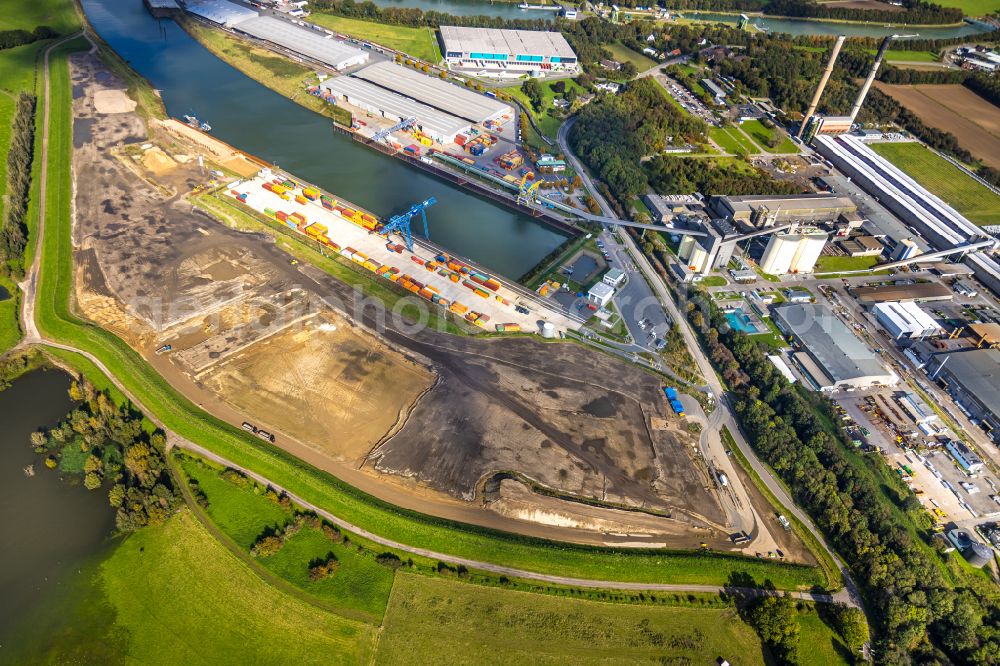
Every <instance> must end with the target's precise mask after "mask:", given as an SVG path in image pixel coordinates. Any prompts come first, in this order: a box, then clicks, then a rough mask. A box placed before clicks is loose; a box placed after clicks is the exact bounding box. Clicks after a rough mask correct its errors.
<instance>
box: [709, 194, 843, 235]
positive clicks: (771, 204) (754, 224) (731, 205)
mask: <svg viewBox="0 0 1000 666" xmlns="http://www.w3.org/2000/svg"><path fill="white" fill-rule="evenodd" d="M712 207H713V209H714V210H715V211H716V212H717V213H718V214H719V216H720V217H725V218H728V219H731V220H733V221H734V222H736V223H737V224H741V225H743V226H745V227H751V228H753V229H764V228H765V227H770V226H774V225H775V224H781V223H783V222H796V221H802V222H833V221H835V220H836V219H837V218H839V217H840V216H841V215H842V214H845V213H857V210H858V207H857V205H856V204H855V203H854V202H853V201H851V199H850V198H849V197H841V196H837V195H835V194H829V193H821V194H792V195H786V196H736V197H728V196H719V197H713V198H712Z"/></svg>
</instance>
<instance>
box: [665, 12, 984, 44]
mask: <svg viewBox="0 0 1000 666" xmlns="http://www.w3.org/2000/svg"><path fill="white" fill-rule="evenodd" d="M681 14H682V15H683V16H684V17H686V18H691V19H697V20H699V21H713V22H718V23H729V24H733V25H735V24H736V22H737V20H739V16H736V15H735V14H713V13H711V12H693V11H684V12H681ZM750 22H751V23H752V24H754V25H755V26H757V27H758V28H760V29H761V30H767V31H769V32H783V33H787V34H790V35H796V36H797V35H847V36H848V37H885V36H886V35H894V34H899V33H906V34H916V35H917V38H919V39H950V38H952V37H964V36H966V35H974V34H976V33H980V32H986V31H987V29H986V28H984V27H982V26H978V25H974V24H972V23H965V24H963V25H961V26H952V27H950V28H943V27H942V28H907V27H905V26H893V25H887V24H884V23H872V24H862V23H836V22H833V21H803V20H801V19H788V18H772V17H767V16H751V17H750Z"/></svg>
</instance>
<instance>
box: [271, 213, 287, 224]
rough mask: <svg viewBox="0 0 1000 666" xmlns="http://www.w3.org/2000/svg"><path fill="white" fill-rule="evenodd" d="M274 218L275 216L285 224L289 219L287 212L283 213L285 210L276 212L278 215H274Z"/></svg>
mask: <svg viewBox="0 0 1000 666" xmlns="http://www.w3.org/2000/svg"><path fill="white" fill-rule="evenodd" d="M274 216H275V217H276V218H278V219H279V220H281V221H282V222H284V221H285V220H287V219H288V213H286V212H285V211H283V210H279V211H278V212H276V213H275V214H274Z"/></svg>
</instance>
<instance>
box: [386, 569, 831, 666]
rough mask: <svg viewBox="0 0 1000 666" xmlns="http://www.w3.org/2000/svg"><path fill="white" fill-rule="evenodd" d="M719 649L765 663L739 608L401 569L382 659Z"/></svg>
mask: <svg viewBox="0 0 1000 666" xmlns="http://www.w3.org/2000/svg"><path fill="white" fill-rule="evenodd" d="M817 620H818V618H817ZM720 655H722V656H724V657H727V658H729V659H732V658H733V657H734V656H737V655H738V656H739V663H741V664H764V663H767V662H766V660H765V658H764V655H763V650H762V647H761V643H760V639H759V638H758V637H757V635H756V634H755V633H754V632H753V630H752V629H751V628H750V627H749V626H748V625H746V624H745V623H744V622H743V621H742V620H741V619H740V618H739V616H738V615H737V614H736V611H735V610H734V609H732V608H721V609H720V608H676V607H673V608H671V607H666V608H663V607H658V608H657V607H654V608H648V607H645V608H644V607H629V606H620V605H614V606H612V605H608V604H603V603H598V602H593V601H582V600H577V599H555V598H550V597H545V596H539V595H533V594H530V593H526V592H514V591H509V590H499V589H486V588H480V587H476V586H473V585H465V584H463V583H461V582H458V581H449V580H440V579H433V578H426V577H422V576H416V575H412V574H405V573H400V574H397V577H396V585H395V587H394V588H393V591H392V598H391V600H390V603H389V610H388V611H387V613H386V618H385V623H384V627H383V630H382V635H381V637H380V638H379V647H378V652H377V654H376V657H375V662H376V663H379V664H399V663H423V664H426V663H442V664H445V663H474V664H484V663H535V664H539V663H546V664H548V663H574V664H598V663H601V664H604V663H612V662H615V663H629V664H647V663H648V664H663V663H708V662H709V661H710V660H714V659H716V658H717V657H719V656H720Z"/></svg>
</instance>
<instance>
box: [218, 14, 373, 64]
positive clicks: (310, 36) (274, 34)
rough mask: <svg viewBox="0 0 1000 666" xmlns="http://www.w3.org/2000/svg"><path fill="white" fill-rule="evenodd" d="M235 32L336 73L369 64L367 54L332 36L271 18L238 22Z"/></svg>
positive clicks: (257, 18)
mask: <svg viewBox="0 0 1000 666" xmlns="http://www.w3.org/2000/svg"><path fill="white" fill-rule="evenodd" d="M235 29H236V30H239V31H240V32H245V33H246V34H248V35H250V36H252V37H256V38H257V39H263V40H265V41H268V42H271V43H272V44H277V45H278V46H281V47H283V48H286V49H290V50H292V51H295V52H296V53H299V54H301V55H304V56H306V57H308V58H312V59H313V60H316V61H317V62H321V63H323V64H324V65H329V66H330V67H332V68H334V69H336V70H337V71H340V70H344V69H347V68H349V67H357V66H358V65H363V64H365V63H366V62H368V57H369V56H368V52H367V51H362V50H361V49H357V48H354V47H353V46H350V45H348V44H346V43H344V42H342V41H340V40H338V39H336V38H334V37H333V36H332V35H328V34H327V33H326V31H323V32H319V31H317V30H310V29H309V28H302V27H299V26H297V25H294V24H292V23H289V22H288V21H282V20H281V19H276V18H273V17H270V16H258V17H256V18H251V19H248V20H246V21H240V22H239V23H237V24H236V26H235Z"/></svg>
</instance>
